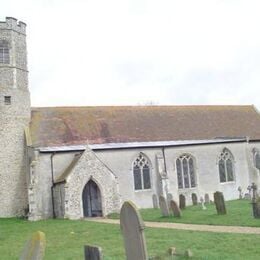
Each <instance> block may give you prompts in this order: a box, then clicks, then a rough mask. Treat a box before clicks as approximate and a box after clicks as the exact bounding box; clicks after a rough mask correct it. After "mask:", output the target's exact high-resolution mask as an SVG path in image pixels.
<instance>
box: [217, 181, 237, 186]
mask: <svg viewBox="0 0 260 260" xmlns="http://www.w3.org/2000/svg"><path fill="white" fill-rule="evenodd" d="M235 183H236V182H235V181H226V182H220V184H223V185H225V184H235Z"/></svg>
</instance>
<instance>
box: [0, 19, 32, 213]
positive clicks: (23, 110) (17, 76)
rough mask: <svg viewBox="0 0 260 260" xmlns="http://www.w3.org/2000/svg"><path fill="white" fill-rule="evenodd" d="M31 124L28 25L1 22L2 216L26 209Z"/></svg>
mask: <svg viewBox="0 0 260 260" xmlns="http://www.w3.org/2000/svg"><path fill="white" fill-rule="evenodd" d="M29 121H30V94H29V90H28V70H27V51H26V24H25V23H23V22H19V23H18V22H17V20H16V19H15V18H11V17H6V20H5V21H4V22H0V217H9V216H21V215H24V214H25V212H26V209H27V204H28V199H27V189H26V186H27V185H26V178H27V176H26V153H25V134H24V129H25V128H26V127H27V126H28V125H29Z"/></svg>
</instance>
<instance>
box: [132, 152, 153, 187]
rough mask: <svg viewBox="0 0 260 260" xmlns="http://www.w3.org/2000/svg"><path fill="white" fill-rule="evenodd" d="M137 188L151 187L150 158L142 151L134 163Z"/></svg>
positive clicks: (135, 185)
mask: <svg viewBox="0 0 260 260" xmlns="http://www.w3.org/2000/svg"><path fill="white" fill-rule="evenodd" d="M133 174H134V188H135V190H146V189H150V188H151V180H150V165H149V161H148V159H147V158H146V157H145V156H144V155H143V154H142V153H140V154H139V156H138V157H137V158H136V160H135V161H134V164H133Z"/></svg>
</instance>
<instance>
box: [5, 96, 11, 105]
mask: <svg viewBox="0 0 260 260" xmlns="http://www.w3.org/2000/svg"><path fill="white" fill-rule="evenodd" d="M4 101H5V105H11V96H5V99H4Z"/></svg>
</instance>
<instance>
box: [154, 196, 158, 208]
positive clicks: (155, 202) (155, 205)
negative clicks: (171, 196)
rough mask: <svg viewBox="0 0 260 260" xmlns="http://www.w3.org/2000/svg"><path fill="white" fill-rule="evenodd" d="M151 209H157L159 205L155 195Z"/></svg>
mask: <svg viewBox="0 0 260 260" xmlns="http://www.w3.org/2000/svg"><path fill="white" fill-rule="evenodd" d="M153 208H154V209H158V208H159V205H158V197H157V195H156V194H153Z"/></svg>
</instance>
